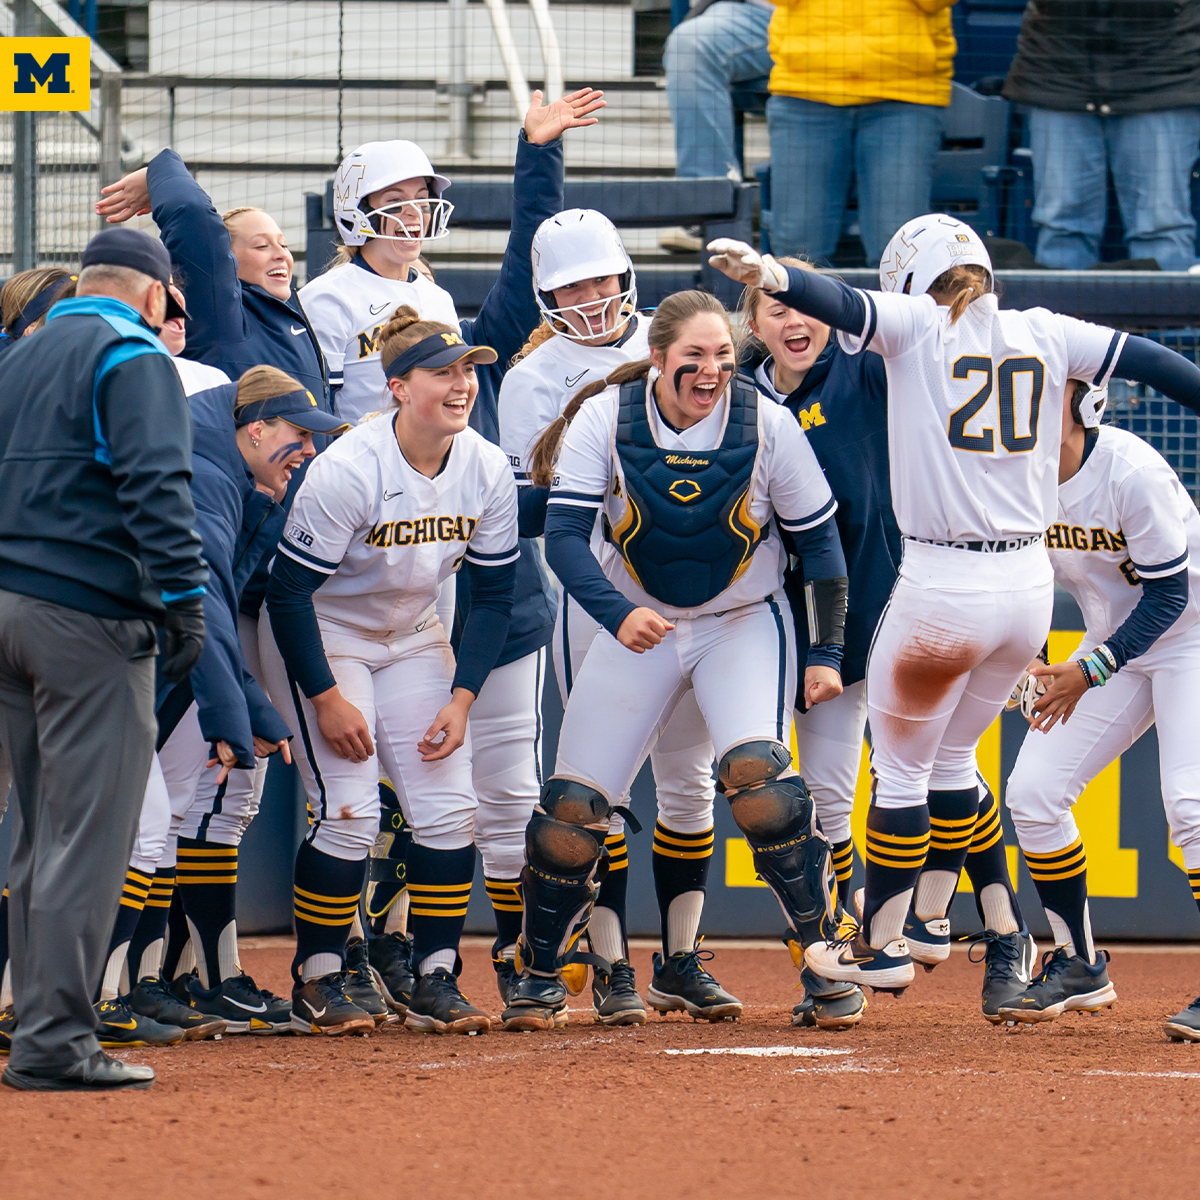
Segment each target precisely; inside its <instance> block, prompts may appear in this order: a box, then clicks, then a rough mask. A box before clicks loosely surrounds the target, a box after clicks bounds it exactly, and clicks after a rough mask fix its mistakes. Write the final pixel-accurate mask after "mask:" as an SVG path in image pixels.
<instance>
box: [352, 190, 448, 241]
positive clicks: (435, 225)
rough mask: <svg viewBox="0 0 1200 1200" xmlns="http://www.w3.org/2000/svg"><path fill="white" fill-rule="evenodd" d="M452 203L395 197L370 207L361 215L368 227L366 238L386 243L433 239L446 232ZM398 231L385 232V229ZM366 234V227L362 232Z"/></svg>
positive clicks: (437, 199)
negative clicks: (379, 205)
mask: <svg viewBox="0 0 1200 1200" xmlns="http://www.w3.org/2000/svg"><path fill="white" fill-rule="evenodd" d="M453 211H454V205H453V204H451V203H450V201H449V200H442V199H441V198H440V197H436V196H430V197H428V198H424V197H422V198H421V199H419V200H395V201H393V202H392V203H391V204H384V205H382V206H381V207H379V208H373V209H371V210H370V212H368V213H367V214H366V216H365V218H364V219H365V221H366V224H367V225H368V226H369V228H370V232H369V233H367V234H366V236H367V237H371V238H379V239H381V240H382V241H387V242H433V241H437V240H438V238H444V237H448V236H449V234H450V214H451V213H452V212H453ZM389 227H390V228H392V229H400V230H402V232H399V233H386V232H384V231H385V230H386V229H388V228H389ZM363 232H364V233H366V230H364V231H363Z"/></svg>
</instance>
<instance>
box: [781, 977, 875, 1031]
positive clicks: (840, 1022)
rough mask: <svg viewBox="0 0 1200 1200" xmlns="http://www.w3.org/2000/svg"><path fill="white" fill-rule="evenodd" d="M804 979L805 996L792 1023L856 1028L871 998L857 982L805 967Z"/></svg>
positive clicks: (817, 1026) (793, 1010) (816, 1026)
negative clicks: (835, 977) (843, 980)
mask: <svg viewBox="0 0 1200 1200" xmlns="http://www.w3.org/2000/svg"><path fill="white" fill-rule="evenodd" d="M800 982H801V983H802V984H803V985H804V999H803V1000H801V1001H800V1003H799V1004H797V1005H796V1007H795V1008H793V1009H792V1024H793V1025H796V1026H802V1027H804V1028H807V1029H811V1028H814V1027H815V1028H820V1029H853V1028H854V1026H855V1025H857V1024H858V1023H859V1021H861V1020H862V1017H863V1013H864V1012H865V1011H866V1008H867V998H866V996H864V995H863V993H862V989H861V988H860V987H859V986H858V985H857V984H853V983H839V982H837V981H836V980H833V979H822V978H821V976H820V975H817V974H815V973H814V972H813V971H810V970H809V969H808V967H803V968H801V971H800Z"/></svg>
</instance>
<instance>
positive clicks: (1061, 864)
mask: <svg viewBox="0 0 1200 1200" xmlns="http://www.w3.org/2000/svg"><path fill="white" fill-rule="evenodd" d="M1023 853H1024V855H1025V862H1026V864H1027V865H1028V867H1029V874H1030V875H1031V876H1032V878H1033V884H1034V887H1036V888H1037V893H1038V899H1039V900H1041V902H1042V907H1043V908H1044V909H1045V910H1046V916H1047V918H1048V919H1049V921H1050V927H1051V929H1052V930H1053V931H1054V941H1055V943H1056V944H1057V945H1060V946H1061V945H1064V944H1066V943H1070V944H1069V947H1068V949H1069V952H1070V953H1071V954H1078V955H1080V956H1081V957H1082V958H1084V959H1086V960H1087V961H1088V962H1091V961H1092V960H1093V957H1094V948H1093V945H1092V923H1091V920H1090V918H1089V917H1088V910H1087V856H1086V855H1085V854H1084V852H1083V841H1082V840H1081V839H1080V838H1076V839H1075V840H1074V841H1073V842H1072V843H1071V844H1070V845H1069V846H1067V847H1066V848H1065V849H1063V850H1054V851H1052V852H1051V853H1049V854H1033V853H1031V852H1030V851H1028V850H1024V851H1023Z"/></svg>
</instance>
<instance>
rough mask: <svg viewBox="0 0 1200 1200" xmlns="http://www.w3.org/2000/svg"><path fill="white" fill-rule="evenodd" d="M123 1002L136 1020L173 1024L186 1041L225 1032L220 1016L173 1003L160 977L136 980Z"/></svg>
mask: <svg viewBox="0 0 1200 1200" xmlns="http://www.w3.org/2000/svg"><path fill="white" fill-rule="evenodd" d="M125 1001H126V1003H127V1004H128V1005H129V1007H130V1008H131V1009H133V1011H134V1012H135V1013H136V1014H137V1015H138V1016H139V1017H149V1018H150V1019H151V1020H153V1021H157V1022H158V1023H159V1024H160V1025H175V1026H177V1027H178V1028H180V1029H182V1030H183V1039H184V1041H186V1042H202V1041H204V1040H205V1039H206V1038H211V1037H220V1036H221V1034H223V1033H224V1032H225V1022H224V1021H223V1020H222V1019H221V1018H220V1017H214V1016H210V1015H209V1014H208V1013H202V1012H201V1011H200V1010H199V1009H197V1008H192V1007H191V1005H189V1004H183V1003H181V1002H180V1001H178V1000H176V999H175V997H174V996H173V995H172V994H171V990H170V988H168V987H167V985H166V984H165V983H164V982H163V980H162V976H161V975H154V976H152V977H150V978H148V979H140V980H138V985H137V987H135V988H134V989H133V991H131V992H130V993H129V995H128V996H126V997H125Z"/></svg>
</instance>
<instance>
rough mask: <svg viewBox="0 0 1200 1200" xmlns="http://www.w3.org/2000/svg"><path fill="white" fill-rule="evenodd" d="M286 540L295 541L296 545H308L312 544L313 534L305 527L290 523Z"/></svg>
mask: <svg viewBox="0 0 1200 1200" xmlns="http://www.w3.org/2000/svg"><path fill="white" fill-rule="evenodd" d="M286 536H287V540H288V541H289V542H295V543H296V545H298V546H309V547H311V546H312V544H313V535H312V534H311V533H309V532H308V530H306V529H301V528H300V526H299V525H292V526H290V527H289V528H288V531H287V535H286Z"/></svg>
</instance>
